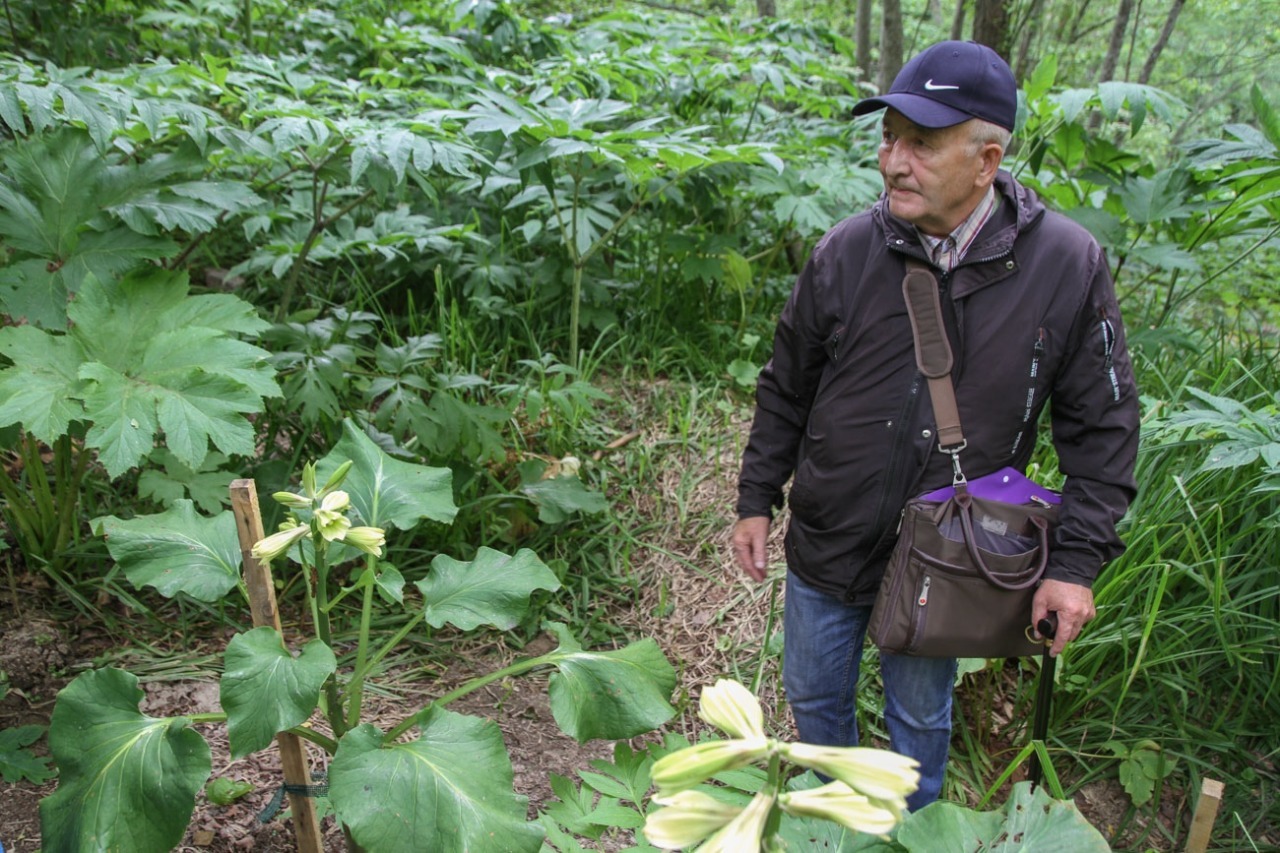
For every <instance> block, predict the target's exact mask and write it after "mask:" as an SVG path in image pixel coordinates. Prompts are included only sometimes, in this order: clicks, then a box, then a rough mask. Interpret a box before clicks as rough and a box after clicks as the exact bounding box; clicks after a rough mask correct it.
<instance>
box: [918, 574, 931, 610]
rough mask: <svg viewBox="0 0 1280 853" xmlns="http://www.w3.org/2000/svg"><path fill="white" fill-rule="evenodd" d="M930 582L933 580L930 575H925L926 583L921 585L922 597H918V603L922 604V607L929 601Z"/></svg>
mask: <svg viewBox="0 0 1280 853" xmlns="http://www.w3.org/2000/svg"><path fill="white" fill-rule="evenodd" d="M930 583H931V581H930V580H929V576H928V575H925V576H924V583H923V584H921V585H920V597H919V598H918V599H916V604H918V605H920V606H921V607H924V606H925V605H926V604H928V603H929V584H930Z"/></svg>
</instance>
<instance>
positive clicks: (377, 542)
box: [342, 527, 387, 557]
mask: <svg viewBox="0 0 1280 853" xmlns="http://www.w3.org/2000/svg"><path fill="white" fill-rule="evenodd" d="M342 541H343V542H346V543H347V544H348V545H352V546H354V547H356V548H359V549H360V550H361V551H364V552H365V553H366V554H372V555H373V556H375V557H381V556H382V546H384V545H386V544H387V536H386V533H385V531H383V529H382V528H381V527H353V528H351V529H350V530H348V531H347V535H346V536H344V537H342Z"/></svg>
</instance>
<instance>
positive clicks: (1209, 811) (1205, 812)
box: [1187, 779, 1223, 853]
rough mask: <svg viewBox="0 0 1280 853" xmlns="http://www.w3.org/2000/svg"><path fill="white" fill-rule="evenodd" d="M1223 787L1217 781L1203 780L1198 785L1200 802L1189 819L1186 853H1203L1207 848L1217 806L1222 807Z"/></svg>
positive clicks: (1216, 815) (1216, 816) (1216, 813)
mask: <svg viewBox="0 0 1280 853" xmlns="http://www.w3.org/2000/svg"><path fill="white" fill-rule="evenodd" d="M1222 789H1223V785H1222V783H1221V782H1219V781H1218V780H1217V779H1205V780H1204V782H1202V783H1201V784H1200V801H1199V802H1198V803H1196V811H1195V814H1194V815H1193V816H1192V818H1191V834H1190V835H1189V836H1187V853H1204V851H1205V850H1206V849H1207V848H1208V847H1209V833H1211V832H1212V831H1213V822H1214V821H1215V820H1217V819H1218V806H1220V805H1222Z"/></svg>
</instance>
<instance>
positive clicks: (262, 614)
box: [231, 480, 324, 853]
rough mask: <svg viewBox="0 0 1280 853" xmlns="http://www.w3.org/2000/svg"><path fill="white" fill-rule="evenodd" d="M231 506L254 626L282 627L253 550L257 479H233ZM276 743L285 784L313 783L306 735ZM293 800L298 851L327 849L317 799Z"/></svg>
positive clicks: (258, 524)
mask: <svg viewBox="0 0 1280 853" xmlns="http://www.w3.org/2000/svg"><path fill="white" fill-rule="evenodd" d="M231 510H232V512H234V513H235V516H236V532H237V533H239V535H240V558H241V560H242V562H243V565H244V584H245V586H246V587H248V589H249V609H250V611H251V612H252V614H253V624H254V627H255V628H256V627H260V626H262V625H269V626H271V627H272V628H275V629H276V630H277V631H280V630H281V628H280V613H279V611H278V610H276V589H275V586H274V585H272V582H271V566H270V564H268V563H263V562H261V561H259V560H258V559H257V558H256V557H254V556H253V553H252V550H253V546H254V545H255V544H256V543H258V542H259V541H261V540H262V539H263V538H264V537H263V532H262V514H261V513H260V512H259V511H258V490H257V487H256V486H254V483H253V480H233V481H232V483H231ZM276 744H277V745H278V746H279V747H280V762H281V764H282V765H283V767H284V781H285V784H287V785H288V786H290V787H296V788H299V789H302V788H305V787H308V786H310V785H311V771H310V767H309V766H308V764H307V750H306V745H305V744H303V742H302V738H300V737H298V736H297V735H295V734H290V733H289V732H280V733H279V734H277V735H276ZM289 804H290V805H291V806H292V807H293V832H294V835H295V836H297V839H298V853H323V851H324V845H322V844H321V841H320V821H319V819H318V818H317V817H316V802H315V800H314V799H312V798H311V797H308V796H306V795H305V794H300V793H299V794H294V793H290V794H289Z"/></svg>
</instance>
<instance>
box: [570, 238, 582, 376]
mask: <svg viewBox="0 0 1280 853" xmlns="http://www.w3.org/2000/svg"><path fill="white" fill-rule="evenodd" d="M581 302H582V264H580V263H575V264H574V265H573V293H572V295H571V296H570V302H569V366H570V367H572V368H573V369H574V370H577V369H578V322H579V317H580V316H581V314H582V305H581Z"/></svg>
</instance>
